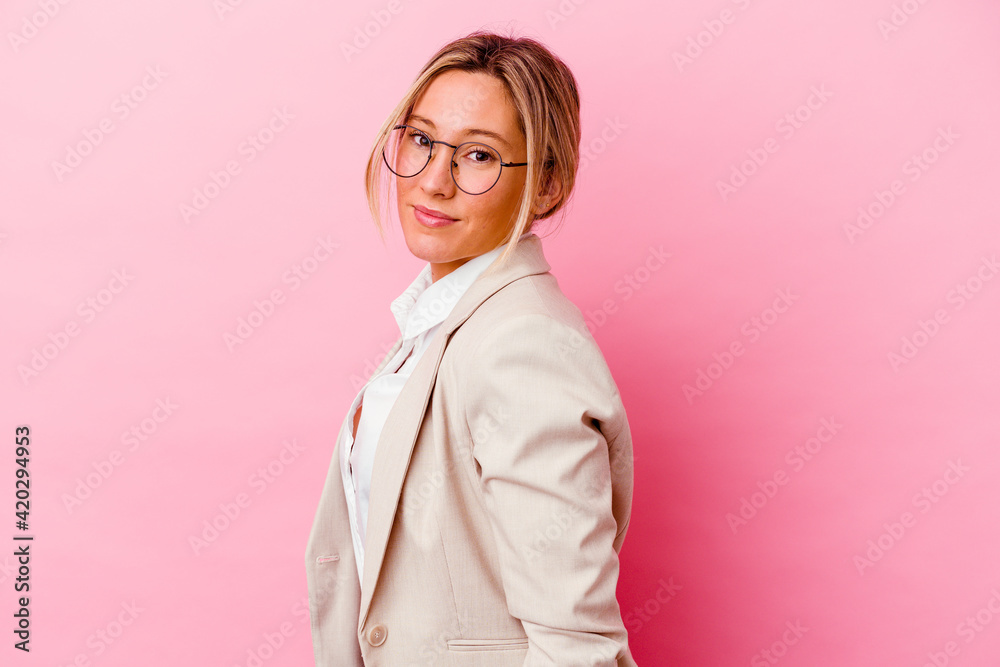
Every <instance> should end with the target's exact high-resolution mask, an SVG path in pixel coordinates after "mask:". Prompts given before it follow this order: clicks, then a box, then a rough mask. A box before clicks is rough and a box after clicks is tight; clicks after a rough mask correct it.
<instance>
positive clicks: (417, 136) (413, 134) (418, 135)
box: [407, 130, 431, 148]
mask: <svg viewBox="0 0 1000 667" xmlns="http://www.w3.org/2000/svg"><path fill="white" fill-rule="evenodd" d="M407 136H408V137H410V140H411V141H414V142H415V143H416V144H417V145H418V146H420V147H422V148H426V147H428V146H430V145H431V144H430V139H428V138H427V135H426V134H424V133H423V132H420V131H418V130H410V132H409V134H407ZM421 139H422V140H424V141H426V142H427V143H421Z"/></svg>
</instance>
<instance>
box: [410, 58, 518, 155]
mask: <svg viewBox="0 0 1000 667" xmlns="http://www.w3.org/2000/svg"><path fill="white" fill-rule="evenodd" d="M413 113H414V114H417V115H420V116H423V117H424V118H427V119H429V120H431V121H432V122H433V123H434V126H435V129H436V131H437V132H438V133H439V134H441V135H442V136H445V135H447V136H455V135H458V134H462V133H463V132H464V131H465V130H466V129H468V128H479V129H484V130H492V131H493V132H496V133H498V134H501V135H503V136H504V137H506V138H507V141H508V142H510V143H511V144H514V143H515V142H516V141H517V140H518V139H519V138H521V137H520V135H521V133H520V130H519V129H518V123H517V111H516V110H515V109H514V106H513V105H512V104H511V103H510V101H509V100H508V99H507V95H506V90H505V89H504V84H503V82H501V81H500V80H499V79H497V78H496V77H493V76H490V75H488V74H483V73H482V72H463V71H460V70H448V71H446V72H443V73H441V74H439V75H437V76H436V77H434V79H433V80H432V81H431V82H430V84H428V86H427V87H426V88H425V89H424V90H423V92H422V93H421V94H420V96H419V97H418V98H417V101H416V104H414V105H413Z"/></svg>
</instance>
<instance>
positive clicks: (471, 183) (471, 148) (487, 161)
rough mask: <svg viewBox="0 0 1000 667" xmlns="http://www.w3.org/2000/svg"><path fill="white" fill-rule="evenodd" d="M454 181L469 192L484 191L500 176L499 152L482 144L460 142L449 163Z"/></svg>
mask: <svg viewBox="0 0 1000 667" xmlns="http://www.w3.org/2000/svg"><path fill="white" fill-rule="evenodd" d="M451 171H452V173H453V174H454V175H455V182H456V183H458V187H460V188H462V189H463V190H465V191H466V192H468V193H469V194H473V195H478V194H482V193H484V192H486V191H487V190H489V189H490V188H492V187H493V185H494V184H495V183H496V182H497V179H499V178H500V154H499V153H497V152H496V151H495V150H493V149H492V148H490V147H489V146H486V145H484V144H478V143H467V144H462V145H461V146H459V147H458V149H457V150H456V151H455V159H454V161H453V162H452V165H451Z"/></svg>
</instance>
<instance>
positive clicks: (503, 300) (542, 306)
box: [456, 272, 589, 340]
mask: <svg viewBox="0 0 1000 667" xmlns="http://www.w3.org/2000/svg"><path fill="white" fill-rule="evenodd" d="M538 318H543V319H548V320H551V321H552V324H553V325H562V326H563V327H568V328H569V329H572V330H573V331H576V332H580V333H581V334H587V336H588V337H589V332H588V331H587V326H586V322H585V321H584V319H583V313H582V312H581V311H580V309H579V308H578V307H577V305H576V304H575V303H573V302H572V301H571V300H570V299H569V297H567V296H566V295H565V294H564V293H563V291H562V289H561V288H560V287H559V282H558V281H557V280H556V277H555V276H554V275H552V274H551V273H550V272H545V273H536V274H533V275H529V276H524V277H522V278H518V279H517V280H514V281H512V282H510V283H508V284H507V285H505V286H504V287H502V288H501V289H499V290H497V291H496V292H495V293H493V295H491V296H490V297H489V298H488V299H486V300H485V301H483V302H482V303H481V304H480V305H479V307H478V308H476V311H475V312H474V313H473V314H472V315H471V316H470V317H469V319H468V320H466V322H464V323H463V325H462V327H461V328H460V330H459V331H461V330H464V334H465V337H469V338H474V339H476V340H480V339H482V338H484V337H486V336H487V335H488V334H489V333H490V332H492V331H495V330H496V329H497V328H498V327H505V328H513V329H517V328H518V327H530V326H531V323H532V321H533V320H534V321H537V319H538ZM556 328H559V327H558V326H556ZM567 333H568V332H567ZM457 335H458V332H456V336H457Z"/></svg>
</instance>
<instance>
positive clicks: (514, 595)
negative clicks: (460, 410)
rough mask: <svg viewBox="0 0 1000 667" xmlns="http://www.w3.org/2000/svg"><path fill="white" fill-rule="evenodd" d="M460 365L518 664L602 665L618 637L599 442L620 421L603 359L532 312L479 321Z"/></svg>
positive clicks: (578, 337) (604, 464) (606, 465)
mask: <svg viewBox="0 0 1000 667" xmlns="http://www.w3.org/2000/svg"><path fill="white" fill-rule="evenodd" d="M471 366H472V367H471V369H470V372H469V373H467V374H463V375H466V378H465V380H464V391H463V396H464V397H465V407H466V418H467V420H468V425H469V428H470V429H471V434H472V439H473V458H474V460H475V462H476V463H477V465H478V468H477V471H478V472H479V473H480V489H481V492H482V496H483V499H484V503H485V506H486V508H487V513H488V516H489V518H490V523H491V526H492V529H493V533H494V537H495V538H496V544H497V548H498V550H499V554H498V555H499V562H500V567H501V572H500V575H501V578H502V581H503V586H504V590H505V593H506V596H507V604H508V610H509V612H510V614H511V615H512V616H515V617H516V618H518V619H520V621H521V623H522V624H523V626H524V630H525V633H526V635H527V637H528V653H527V657H526V659H525V661H524V665H525V667H541V666H542V665H545V666H550V665H553V666H554V665H558V666H559V667H567V666H570V665H588V666H591V665H598V666H601V667H613V666H614V665H616V664H617V657H618V656H623V655H626V654H627V643H628V640H627V633H626V631H625V627H624V624H623V623H622V618H621V611H620V609H619V607H618V601H617V598H616V597H615V591H616V586H617V582H618V569H619V565H618V553H617V551H616V550H615V548H614V546H613V543H614V541H615V539H616V537H617V536H618V534H619V533H620V532H623V531H624V529H625V526H622V527H621V529H620V530H619V528H618V526H617V523H616V521H615V518H614V515H613V514H612V489H611V467H610V461H609V447H608V442H609V438H614V437H616V436H617V435H618V433H619V431H620V430H621V429H622V425H623V423H627V422H625V417H624V409H623V407H622V404H621V399H620V397H619V395H618V389H617V387H616V386H615V384H614V381H613V380H612V378H611V374H610V371H609V370H608V367H607V363H606V362H605V360H604V357H603V355H602V354H601V352H600V349H599V348H598V346H597V344H596V342H594V340H593V338H592V337H591V336H590V335H589V334H588V333H586V331H585V330H584V332H582V333H581V332H580V331H578V330H577V329H575V328H573V327H572V326H570V325H568V324H566V323H564V322H562V321H560V320H558V319H556V318H554V317H550V316H548V315H545V314H536V313H533V314H528V315H518V316H515V317H513V318H510V319H507V320H505V321H504V322H503V323H502V324H500V325H499V326H497V327H495V328H494V329H493V330H491V331H490V333H489V334H487V335H486V336H485V337H483V338H482V339H481V340H480V341H479V343H478V345H477V351H476V354H475V356H474V361H473V363H472V364H471ZM625 523H626V525H627V517H626V522H625Z"/></svg>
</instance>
